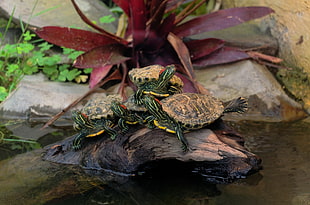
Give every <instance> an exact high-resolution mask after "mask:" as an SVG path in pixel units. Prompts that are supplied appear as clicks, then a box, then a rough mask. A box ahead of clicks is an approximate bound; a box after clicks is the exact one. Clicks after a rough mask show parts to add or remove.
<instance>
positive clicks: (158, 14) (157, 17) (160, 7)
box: [148, 0, 168, 30]
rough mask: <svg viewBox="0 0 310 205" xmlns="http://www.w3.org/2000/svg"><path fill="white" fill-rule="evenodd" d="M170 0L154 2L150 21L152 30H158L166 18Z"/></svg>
mask: <svg viewBox="0 0 310 205" xmlns="http://www.w3.org/2000/svg"><path fill="white" fill-rule="evenodd" d="M167 1H168V0H164V1H162V0H152V1H151V6H150V8H149V9H150V19H149V20H148V22H149V24H150V26H149V27H150V30H156V29H157V28H158V27H159V26H160V24H161V22H162V19H163V17H164V14H165V9H166V5H167Z"/></svg>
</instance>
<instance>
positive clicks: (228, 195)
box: [39, 120, 310, 205]
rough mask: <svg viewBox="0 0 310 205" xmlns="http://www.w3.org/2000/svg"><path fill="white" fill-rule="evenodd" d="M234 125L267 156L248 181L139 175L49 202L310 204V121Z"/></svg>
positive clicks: (248, 144) (53, 204)
mask: <svg viewBox="0 0 310 205" xmlns="http://www.w3.org/2000/svg"><path fill="white" fill-rule="evenodd" d="M231 125H232V126H233V127H234V128H235V129H236V130H237V131H239V132H240V133H241V134H242V135H243V136H244V137H245V140H246V147H247V148H248V149H249V150H250V151H251V152H253V153H255V154H257V155H258V156H260V157H261V158H262V160H263V163H262V165H263V169H262V170H261V171H260V172H259V173H256V174H254V175H251V176H249V177H248V178H247V179H242V180H237V181H235V182H234V183H232V184H209V183H207V182H206V181H204V180H203V178H201V177H193V176H180V175H177V173H175V174H170V175H169V176H152V177H138V178H135V179H132V180H129V181H127V182H124V183H122V184H117V183H111V184H109V185H96V186H94V187H93V188H92V189H91V190H89V191H87V192H85V193H82V194H78V195H74V196H67V197H65V198H61V199H58V200H54V201H52V202H49V203H46V205H62V204H66V205H67V204H116V205H137V204H139V205H155V204H156V205H161V204H162V205H183V204H184V205H207V204H208V205H210V204H211V205H213V204H238V205H243V204H244V205H248V204H254V205H255V204H257V205H268V204H272V205H274V204H275V205H277V204H279V205H280V204H281V205H286V204H293V205H295V204H296V205H297V204H298V205H299V204H300V205H310V160H309V159H310V140H309V138H310V121H309V120H308V121H306V120H303V121H298V122H289V123H258V122H239V123H231ZM44 138H47V137H46V136H45V137H44ZM40 140H41V141H42V138H40V139H39V141H40Z"/></svg>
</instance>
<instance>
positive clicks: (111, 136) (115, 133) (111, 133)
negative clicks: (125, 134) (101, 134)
mask: <svg viewBox="0 0 310 205" xmlns="http://www.w3.org/2000/svg"><path fill="white" fill-rule="evenodd" d="M102 128H103V129H104V130H105V131H106V132H107V133H108V134H109V135H110V138H111V139H112V140H115V138H116V136H117V132H116V131H115V130H114V129H113V128H111V127H110V126H108V125H107V123H103V124H102Z"/></svg>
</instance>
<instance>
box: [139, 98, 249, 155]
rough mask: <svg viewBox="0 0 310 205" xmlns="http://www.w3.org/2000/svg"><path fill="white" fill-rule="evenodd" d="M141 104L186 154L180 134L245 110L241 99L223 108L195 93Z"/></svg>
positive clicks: (217, 101) (245, 105)
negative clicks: (223, 116)
mask: <svg viewBox="0 0 310 205" xmlns="http://www.w3.org/2000/svg"><path fill="white" fill-rule="evenodd" d="M143 103H144V105H145V107H146V108H147V109H148V111H149V112H150V113H151V114H152V115H153V116H154V117H155V120H154V124H155V125H156V126H157V127H158V128H160V129H163V130H165V131H167V132H170V133H175V134H176V135H177V137H178V139H179V140H181V142H182V144H183V149H184V150H185V151H186V150H188V142H187V140H186V139H185V138H184V136H183V132H184V131H189V130H196V129H200V128H202V127H205V126H207V125H209V124H211V123H213V122H214V121H215V120H217V119H218V118H220V117H221V116H222V115H223V114H224V113H228V112H238V113H243V112H245V111H246V110H247V101H246V100H245V99H244V98H241V97H239V98H237V99H235V100H232V101H231V102H230V103H229V104H228V105H227V106H226V107H224V105H223V104H222V102H221V101H220V100H218V99H216V98H215V97H212V96H210V95H204V94H197V93H182V94H175V95H172V96H169V97H167V98H165V99H163V100H161V101H159V100H158V99H156V98H154V97H153V96H149V95H145V96H144V97H143Z"/></svg>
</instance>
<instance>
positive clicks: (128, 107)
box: [111, 95, 155, 133]
mask: <svg viewBox="0 0 310 205" xmlns="http://www.w3.org/2000/svg"><path fill="white" fill-rule="evenodd" d="M111 110H112V111H113V113H114V114H115V115H116V116H117V117H118V118H119V120H118V126H119V127H120V129H121V130H122V132H123V133H126V132H127V131H128V129H129V126H128V125H134V124H146V125H147V126H148V127H149V128H155V125H154V122H153V121H154V117H153V116H152V115H151V114H150V113H149V112H148V110H147V109H146V108H145V107H144V106H143V105H137V104H136V103H135V97H134V95H131V96H129V98H128V99H127V101H125V102H123V103H121V102H120V101H114V102H112V104H111Z"/></svg>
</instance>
